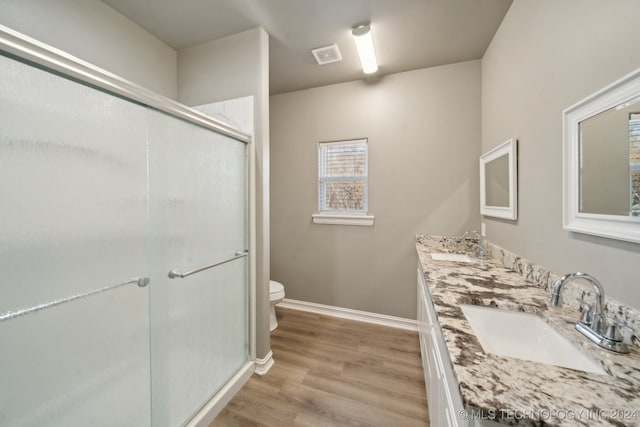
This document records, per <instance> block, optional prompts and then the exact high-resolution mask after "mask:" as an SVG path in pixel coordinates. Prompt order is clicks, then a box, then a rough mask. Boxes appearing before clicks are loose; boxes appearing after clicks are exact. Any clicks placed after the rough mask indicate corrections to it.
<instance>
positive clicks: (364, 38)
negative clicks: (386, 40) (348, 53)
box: [351, 24, 378, 74]
mask: <svg viewBox="0 0 640 427" xmlns="http://www.w3.org/2000/svg"><path fill="white" fill-rule="evenodd" d="M351 34H352V35H353V39H354V40H355V42H356V48H357V49H358V55H360V62H361V63H362V71H364V73H365V74H371V73H375V72H376V71H378V61H377V60H376V51H375V49H374V48H373V36H372V35H371V25H369V24H367V25H359V26H357V27H355V28H354V29H352V30H351Z"/></svg>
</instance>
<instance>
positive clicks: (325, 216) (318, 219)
mask: <svg viewBox="0 0 640 427" xmlns="http://www.w3.org/2000/svg"><path fill="white" fill-rule="evenodd" d="M331 145H364V147H365V174H364V175H352V176H349V175H346V176H340V177H327V176H323V172H324V171H325V170H326V163H324V162H325V161H326V156H324V155H323V148H324V147H327V146H331ZM316 152H317V156H318V159H317V160H318V162H317V165H318V169H317V187H316V190H317V200H316V201H317V211H316V213H314V214H313V215H312V219H313V222H314V223H315V224H332V225H364V226H372V225H373V222H374V217H373V215H369V212H368V209H369V139H368V138H352V139H344V140H335V141H320V142H318V143H317V150H316ZM344 180H351V181H363V182H364V194H363V198H364V200H363V209H358V210H356V209H326V206H325V205H324V203H326V200H325V201H324V203H323V195H324V196H325V197H326V184H327V183H328V182H332V181H333V182H339V181H344ZM323 187H324V191H323ZM323 208H324V209H323Z"/></svg>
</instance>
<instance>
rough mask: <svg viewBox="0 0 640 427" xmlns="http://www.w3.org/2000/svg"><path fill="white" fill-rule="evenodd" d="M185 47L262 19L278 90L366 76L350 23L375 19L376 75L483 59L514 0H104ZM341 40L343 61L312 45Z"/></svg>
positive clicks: (273, 81) (273, 82)
mask: <svg viewBox="0 0 640 427" xmlns="http://www.w3.org/2000/svg"><path fill="white" fill-rule="evenodd" d="M102 1H103V2H104V3H106V4H107V5H109V6H110V7H112V8H113V9H115V10H117V11H118V12H120V13H121V14H123V15H125V16H127V17H128V18H129V19H131V20H132V21H134V22H135V23H137V24H138V25H140V26H141V27H142V28H144V29H146V30H147V31H149V32H150V33H152V34H154V35H155V36H156V37H158V38H159V39H160V40H162V41H163V42H165V43H166V44H167V45H169V46H171V47H172V48H174V49H176V50H178V49H180V48H183V47H186V46H191V45H194V44H198V43H202V42H205V41H209V40H214V39H218V38H221V37H225V36H228V35H231V34H235V33H238V32H241V31H245V30H248V29H251V28H254V27H257V26H262V27H263V28H264V29H265V30H266V31H267V32H268V33H269V35H270V40H269V58H270V66H269V73H270V92H271V94H277V93H283V92H289V91H293V90H299V89H306V88H310V87H316V86H323V85H327V84H334V83H340V82H345V81H350V80H357V79H362V78H363V77H365V76H364V74H363V73H362V69H361V68H360V63H359V61H358V58H357V53H356V51H355V45H354V42H353V39H352V37H351V28H352V27H353V26H354V25H356V24H358V23H362V22H365V21H369V22H371V28H372V32H373V38H374V43H375V47H376V53H377V56H378V63H379V65H380V70H379V71H378V73H377V74H376V75H384V74H388V73H396V72H401V71H408V70H413V69H417V68H424V67H433V66H438V65H444V64H451V63H455V62H461V61H467V60H472V59H478V58H481V57H482V55H483V54H484V52H485V50H486V49H487V46H488V45H489V43H490V42H491V39H492V38H493V35H494V34H495V32H496V30H497V29H498V27H499V25H500V22H502V19H503V17H504V15H505V14H506V12H507V10H508V9H509V6H510V5H511V1H512V0H180V1H176V0H102ZM333 43H337V44H338V47H339V48H340V51H341V53H342V57H343V61H342V62H337V63H333V64H327V65H323V66H319V65H317V64H316V62H315V60H314V58H313V55H312V54H311V49H314V48H317V47H321V46H326V45H329V44H333Z"/></svg>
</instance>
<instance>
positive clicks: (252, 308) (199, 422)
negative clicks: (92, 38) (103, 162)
mask: <svg viewBox="0 0 640 427" xmlns="http://www.w3.org/2000/svg"><path fill="white" fill-rule="evenodd" d="M0 51H2V52H6V53H7V54H9V56H10V57H15V58H17V59H21V60H23V61H26V62H27V63H31V64H32V65H34V66H40V67H42V68H44V69H46V70H50V71H54V72H56V73H58V74H60V75H62V76H64V77H67V78H71V79H72V80H76V81H79V82H81V83H84V84H87V85H89V86H92V87H95V88H98V89H101V90H103V91H105V92H108V93H112V94H115V95H117V96H119V97H122V98H125V99H127V100H130V101H133V102H135V103H138V104H142V105H145V106H147V107H151V108H153V109H155V110H159V111H162V112H164V113H167V114H169V115H171V116H174V117H176V118H179V119H182V120H185V121H187V122H190V123H193V124H195V125H197V126H200V127H204V128H206V129H209V130H211V131H214V132H216V133H219V134H222V135H226V136H228V137H230V138H233V139H235V140H237V141H238V142H240V143H244V144H247V149H248V150H249V153H248V156H249V171H248V172H249V176H248V180H249V192H248V199H249V200H248V211H249V216H248V219H249V224H248V227H249V229H248V232H249V248H248V258H249V283H248V286H249V289H248V296H249V301H248V312H249V319H248V329H249V330H248V339H249V343H248V345H249V361H248V362H247V363H246V364H245V365H243V366H242V367H241V368H240V370H239V371H238V372H237V373H236V374H235V375H234V376H233V377H232V378H231V379H230V380H229V381H228V382H227V384H225V385H224V386H223V387H222V388H221V389H220V391H219V392H218V393H216V395H215V396H214V397H213V398H212V399H211V400H210V401H209V402H208V403H206V404H205V405H204V407H203V408H202V410H201V411H200V412H199V413H197V414H196V415H194V416H193V418H191V420H189V421H188V422H187V424H186V425H187V426H206V425H208V424H209V423H210V422H211V421H212V420H213V418H214V417H215V416H216V415H217V414H218V412H220V411H221V410H222V409H223V408H224V406H225V405H226V404H227V403H228V401H229V400H231V397H232V396H233V395H234V394H235V392H237V391H238V390H239V389H240V388H241V387H242V385H244V383H245V382H246V381H247V380H248V379H249V378H250V377H251V375H252V374H253V372H254V371H255V361H256V259H255V247H256V206H255V194H256V187H255V163H256V160H255V148H254V147H255V144H254V143H253V139H252V137H251V135H249V134H246V133H244V132H241V131H239V130H237V129H234V128H232V127H230V126H228V125H226V124H224V123H222V122H219V121H217V120H215V119H213V118H211V117H209V116H207V115H205V114H203V113H201V112H199V111H197V110H194V109H192V108H189V107H187V106H185V105H183V104H180V103H179V102H177V101H174V100H172V99H170V98H167V97H165V96H163V95H160V94H157V93H155V92H153V91H151V90H149V89H146V88H144V87H142V86H139V85H137V84H135V83H132V82H130V81H128V80H126V79H123V78H122V77H119V76H117V75H115V74H113V73H110V72H109V71H106V70H104V69H102V68H100V67H97V66H95V65H93V64H90V63H88V62H86V61H83V60H81V59H79V58H76V57H74V56H73V55H70V54H68V53H66V52H64V51H62V50H59V49H56V48H54V47H52V46H49V45H47V44H45V43H42V42H40V41H38V40H36V39H33V38H31V37H28V36H26V35H24V34H22V33H19V32H17V31H15V30H12V29H11V28H8V27H6V26H3V25H0ZM127 283H128V282H127Z"/></svg>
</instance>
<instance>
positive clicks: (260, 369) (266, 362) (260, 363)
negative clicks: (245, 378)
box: [256, 350, 275, 375]
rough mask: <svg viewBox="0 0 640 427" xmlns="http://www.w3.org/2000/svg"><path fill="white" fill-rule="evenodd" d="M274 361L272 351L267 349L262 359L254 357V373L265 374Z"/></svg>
mask: <svg viewBox="0 0 640 427" xmlns="http://www.w3.org/2000/svg"><path fill="white" fill-rule="evenodd" d="M274 363H275V362H274V360H273V352H272V351H271V350H269V353H267V355H266V356H265V357H264V359H256V374H258V375H265V374H266V373H267V372H269V369H271V367H272V366H273V364H274Z"/></svg>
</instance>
